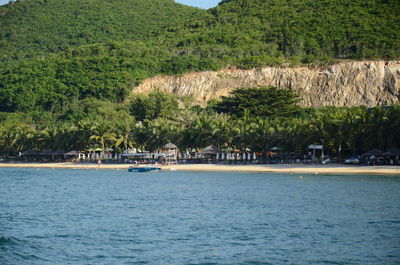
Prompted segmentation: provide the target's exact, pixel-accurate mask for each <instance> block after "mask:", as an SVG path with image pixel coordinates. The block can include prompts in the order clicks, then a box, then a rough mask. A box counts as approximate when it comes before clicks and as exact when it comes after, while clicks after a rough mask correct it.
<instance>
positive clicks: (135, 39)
mask: <svg viewBox="0 0 400 265" xmlns="http://www.w3.org/2000/svg"><path fill="white" fill-rule="evenodd" d="M0 14H1V16H0V28H1V31H0V50H1V51H2V53H1V54H0V60H2V62H0V111H3V112H16V111H17V112H29V111H35V110H39V111H42V110H49V111H60V110H62V109H65V108H67V107H68V105H69V104H71V102H77V101H80V100H83V99H85V98H96V99H100V100H105V101H112V102H123V101H124V99H125V98H126V96H127V95H128V93H129V91H130V89H131V88H132V87H133V86H135V85H137V84H138V83H139V82H140V81H142V80H143V79H145V78H148V77H151V76H154V75H156V74H181V73H184V72H187V71H202V70H216V69H219V68H222V67H226V66H228V65H233V66H238V67H241V68H253V67H261V66H264V65H279V64H282V63H292V64H297V63H305V64H308V63H323V62H331V61H334V60H337V59H394V58H399V56H400V22H399V14H400V1H398V0H318V1H317V0H268V1H267V0H231V1H222V3H221V4H220V5H219V6H218V7H216V8H212V9H210V10H207V11H204V10H199V9H196V8H190V7H185V6H183V5H180V4H177V3H174V1H172V0H154V1H146V0H116V1H108V0H90V1H83V0H71V1H61V0H20V1H17V2H15V3H13V4H9V5H6V6H5V7H0Z"/></svg>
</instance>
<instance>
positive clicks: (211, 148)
mask: <svg viewBox="0 0 400 265" xmlns="http://www.w3.org/2000/svg"><path fill="white" fill-rule="evenodd" d="M219 152H221V151H220V150H219V149H218V148H216V147H215V146H213V145H209V146H207V147H206V148H204V149H203V150H201V151H200V153H201V154H204V155H216V154H217V153H219Z"/></svg>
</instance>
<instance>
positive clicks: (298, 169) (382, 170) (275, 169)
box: [0, 163, 400, 176]
mask: <svg viewBox="0 0 400 265" xmlns="http://www.w3.org/2000/svg"><path fill="white" fill-rule="evenodd" d="M130 166H132V165H131V164H102V165H101V166H100V168H99V167H98V165H97V164H76V163H0V168H53V169H58V168H60V169H97V170H99V169H100V170H107V169H109V170H111V169H119V170H122V169H124V170H127V169H128V168H129V167H130ZM160 167H161V170H163V171H170V170H171V171H198V172H253V173H288V174H290V173H293V174H327V175H353V174H354V175H399V176H400V166H351V165H341V164H330V165H304V164H283V165H282V164H280V165H221V164H183V165H166V166H160Z"/></svg>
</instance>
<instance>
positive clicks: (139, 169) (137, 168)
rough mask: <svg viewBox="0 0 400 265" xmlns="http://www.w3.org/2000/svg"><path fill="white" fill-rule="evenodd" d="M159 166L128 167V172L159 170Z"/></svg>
mask: <svg viewBox="0 0 400 265" xmlns="http://www.w3.org/2000/svg"><path fill="white" fill-rule="evenodd" d="M160 170H161V168H160V167H129V168H128V171H129V172H153V171H160Z"/></svg>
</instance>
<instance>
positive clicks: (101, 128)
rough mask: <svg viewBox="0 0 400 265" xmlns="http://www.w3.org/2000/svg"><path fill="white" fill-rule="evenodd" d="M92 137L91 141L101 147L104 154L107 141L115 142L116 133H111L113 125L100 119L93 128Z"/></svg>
mask: <svg viewBox="0 0 400 265" xmlns="http://www.w3.org/2000/svg"><path fill="white" fill-rule="evenodd" d="M91 131H92V135H91V136H90V137H89V139H90V140H94V141H96V142H97V143H99V144H100V145H101V149H102V153H103V154H104V151H105V145H106V141H111V142H115V141H116V137H115V133H112V132H111V124H110V122H108V121H107V120H106V119H104V118H99V119H98V120H97V121H96V122H95V123H94V125H93V126H92V127H91Z"/></svg>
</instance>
